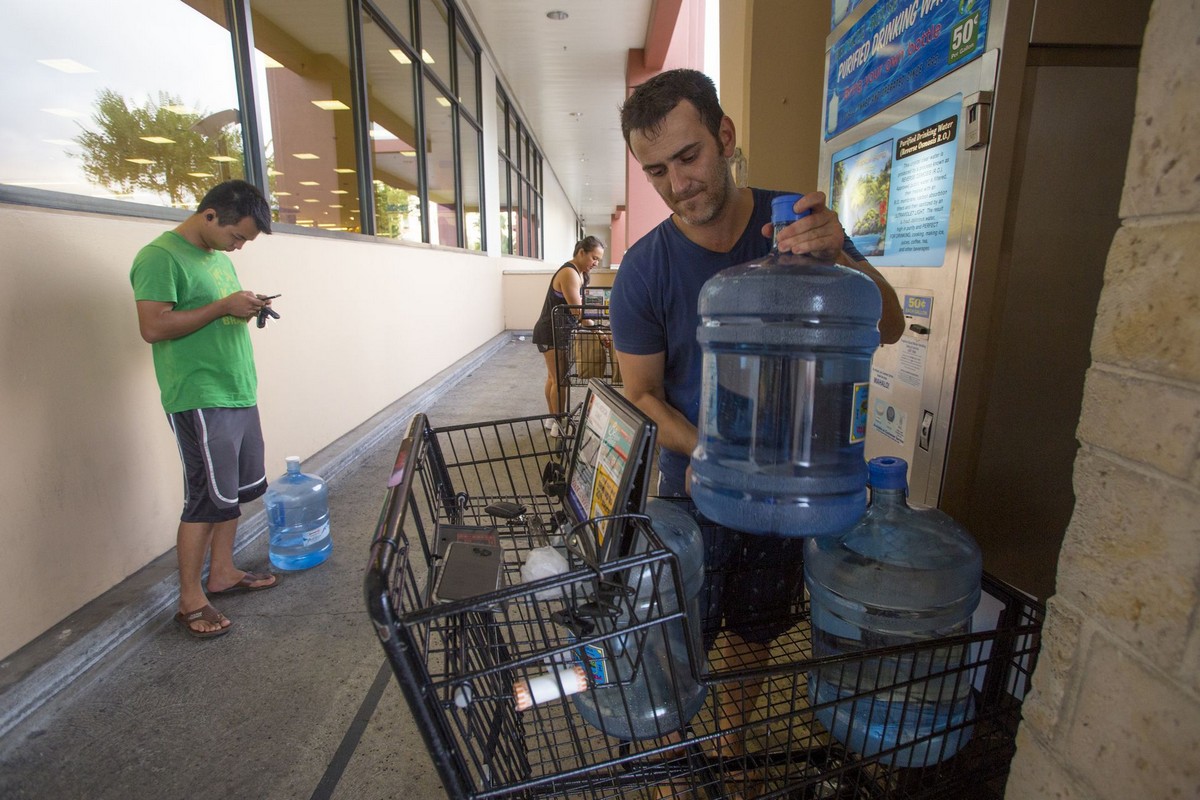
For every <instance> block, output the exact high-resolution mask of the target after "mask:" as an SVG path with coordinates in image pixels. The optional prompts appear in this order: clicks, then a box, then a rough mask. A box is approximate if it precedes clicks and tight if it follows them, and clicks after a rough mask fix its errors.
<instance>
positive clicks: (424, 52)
mask: <svg viewBox="0 0 1200 800" xmlns="http://www.w3.org/2000/svg"><path fill="white" fill-rule="evenodd" d="M421 60H422V61H424V62H425V63H426V64H432V63H434V61H433V56H431V55H429V51H428V50H422V51H421Z"/></svg>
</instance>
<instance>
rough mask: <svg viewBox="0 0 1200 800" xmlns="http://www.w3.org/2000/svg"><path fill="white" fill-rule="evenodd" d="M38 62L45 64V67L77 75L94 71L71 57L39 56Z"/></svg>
mask: <svg viewBox="0 0 1200 800" xmlns="http://www.w3.org/2000/svg"><path fill="white" fill-rule="evenodd" d="M38 63H39V64H45V65H46V66H47V67H50V68H52V69H56V70H58V71H59V72H66V73H69V74H71V75H79V74H82V73H85V72H95V71H96V70H94V69H92V68H91V67H88V66H84V65H83V64H80V63H79V62H78V61H76V60H75V59H73V58H39V59H38Z"/></svg>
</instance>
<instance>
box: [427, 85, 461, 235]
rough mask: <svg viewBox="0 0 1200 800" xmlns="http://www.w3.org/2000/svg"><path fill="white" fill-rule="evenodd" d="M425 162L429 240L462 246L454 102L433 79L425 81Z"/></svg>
mask: <svg viewBox="0 0 1200 800" xmlns="http://www.w3.org/2000/svg"><path fill="white" fill-rule="evenodd" d="M424 99H425V104H424V109H425V145H426V151H425V164H426V170H427V175H428V179H427V186H428V194H429V199H428V203H427V208H428V211H429V222H430V225H429V242H430V243H431V244H446V245H450V246H452V247H453V246H456V245H458V192H457V191H456V187H457V185H458V181H457V180H456V178H455V174H454V161H455V145H454V109H453V104H452V103H451V101H450V100H449V98H447V97H446V92H445V91H443V90H442V89H441V88H440V87H439V86H438V85H437V84H435V83H434V82H433V81H432V80H431V79H428V78H427V79H426V81H425V98H424Z"/></svg>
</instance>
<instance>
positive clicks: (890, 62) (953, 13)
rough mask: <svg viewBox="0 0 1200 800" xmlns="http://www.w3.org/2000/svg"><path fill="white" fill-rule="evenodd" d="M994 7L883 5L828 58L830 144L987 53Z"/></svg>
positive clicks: (944, 1)
mask: <svg viewBox="0 0 1200 800" xmlns="http://www.w3.org/2000/svg"><path fill="white" fill-rule="evenodd" d="M990 6H991V3H990V2H989V0H911V2H899V1H898V0H885V2H880V3H877V4H876V5H875V7H874V8H872V9H871V11H870V12H869V13H868V14H867V15H866V16H864V17H863V18H862V19H860V20H859V21H858V22H857V23H855V25H854V26H853V27H852V28H851V29H850V30H849V31H848V32H847V33H846V35H845V36H843V37H842V38H841V39H840V40H839V41H838V42H837V44H835V45H834V46H833V48H832V50H831V51H830V54H829V70H828V71H829V83H828V85H827V87H826V98H825V138H826V139H832V138H833V137H834V136H837V135H838V134H839V133H842V132H843V131H847V130H849V129H850V128H853V127H854V126H855V125H857V124H858V123H860V122H862V121H863V120H866V119H868V118H870V117H872V116H874V115H875V114H876V113H878V112H879V111H882V110H883V109H885V108H887V107H888V106H890V105H892V104H893V103H895V102H897V101H899V100H902V99H904V98H905V97H907V96H909V95H910V94H912V93H913V92H916V91H918V90H919V89H921V88H923V87H925V86H928V85H929V84H931V83H933V82H934V81H936V80H938V79H939V78H941V77H943V76H944V75H947V74H949V73H950V72H952V71H954V70H955V69H957V68H959V67H961V66H962V65H963V64H966V63H967V62H968V61H971V60H972V59H974V58H977V57H978V56H979V55H981V54H982V53H983V49H984V43H985V42H986V41H987V26H988V14H989V11H990Z"/></svg>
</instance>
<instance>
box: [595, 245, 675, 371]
mask: <svg viewBox="0 0 1200 800" xmlns="http://www.w3.org/2000/svg"><path fill="white" fill-rule="evenodd" d="M608 312H609V323H610V324H611V325H612V334H613V346H614V347H615V348H616V349H617V350H619V351H621V352H622V353H630V354H632V355H638V356H648V355H652V354H654V353H662V352H665V351H666V349H667V340H666V336H665V335H664V333H663V322H662V319H661V317H660V316H659V315H657V314H655V312H654V306H653V299H652V298H651V295H650V289H649V286H647V284H646V280H645V276H644V275H643V274H642V273H641V272H639V271H635V270H634V269H632V268H630V267H628V266H626V265H622V267H621V268H620V269H618V270H617V278H616V280H615V281H613V290H612V297H611V298H610V300H609V307H608Z"/></svg>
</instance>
